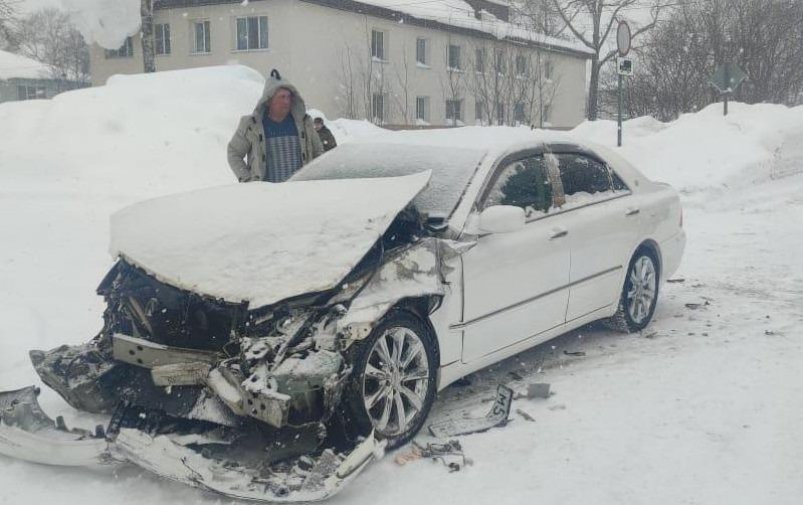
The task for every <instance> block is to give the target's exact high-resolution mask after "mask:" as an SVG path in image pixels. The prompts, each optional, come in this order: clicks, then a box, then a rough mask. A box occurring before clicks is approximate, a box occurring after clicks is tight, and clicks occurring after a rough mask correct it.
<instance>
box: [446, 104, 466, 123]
mask: <svg viewBox="0 0 803 505" xmlns="http://www.w3.org/2000/svg"><path fill="white" fill-rule="evenodd" d="M446 119H447V121H462V120H463V100H446Z"/></svg>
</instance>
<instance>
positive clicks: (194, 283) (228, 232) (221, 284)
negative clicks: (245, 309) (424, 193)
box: [110, 171, 430, 309]
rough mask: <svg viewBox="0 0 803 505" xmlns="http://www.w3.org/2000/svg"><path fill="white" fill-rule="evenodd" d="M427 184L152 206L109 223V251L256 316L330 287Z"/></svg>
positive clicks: (322, 186)
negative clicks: (255, 312) (253, 311)
mask: <svg viewBox="0 0 803 505" xmlns="http://www.w3.org/2000/svg"><path fill="white" fill-rule="evenodd" d="M429 178H430V172H429V171H427V172H421V173H418V174H413V175H409V176H404V177H383V178H375V179H350V180H328V181H297V182H285V183H281V184H272V183H262V182H253V183H248V184H238V185H231V186H222V187H215V188H210V189H204V190H200V191H194V192H190V193H184V194H178V195H173V196H167V197H161V198H156V199H153V200H148V201H145V202H141V203H138V204H135V205H132V206H130V207H127V208H124V209H123V210H121V211H119V212H117V213H115V214H114V215H113V216H112V219H111V244H110V252H111V254H112V255H113V256H114V257H118V256H119V257H122V258H124V259H125V260H126V261H128V262H129V263H131V264H133V265H136V266H138V267H140V268H142V269H144V270H145V271H147V272H148V273H149V274H151V275H153V276H154V277H156V278H157V279H159V280H160V281H162V282H165V283H167V284H170V285H172V286H175V287H178V288H182V289H186V290H190V291H193V292H196V293H198V294H201V295H206V296H211V297H214V298H218V299H223V300H225V301H228V302H234V303H240V302H248V303H249V308H250V309H256V308H259V307H263V306H266V305H271V304H273V303H276V302H278V301H281V300H284V299H286V298H289V297H292V296H296V295H301V294H305V293H311V292H318V291H325V290H328V289H331V288H334V287H336V286H337V284H338V283H339V282H340V281H341V280H342V279H343V278H345V277H346V275H348V273H349V272H350V271H351V270H352V269H353V268H354V267H355V266H356V265H357V263H358V262H359V261H360V260H361V259H362V257H363V256H364V255H365V254H366V252H367V251H368V250H369V249H370V248H371V247H372V246H373V244H374V243H375V242H376V241H377V240H378V239H379V238H380V237H381V236H382V234H383V233H384V232H385V231H386V230H387V228H388V226H390V224H391V222H392V221H393V219H394V218H395V217H396V215H397V214H398V213H399V212H400V211H401V210H403V209H404V208H405V207H406V206H407V205H408V204H409V203H410V201H411V200H412V199H413V198H414V197H415V196H416V195H417V194H418V193H419V192H420V191H421V190H422V189H423V188H424V187H426V185H427V183H428V181H429Z"/></svg>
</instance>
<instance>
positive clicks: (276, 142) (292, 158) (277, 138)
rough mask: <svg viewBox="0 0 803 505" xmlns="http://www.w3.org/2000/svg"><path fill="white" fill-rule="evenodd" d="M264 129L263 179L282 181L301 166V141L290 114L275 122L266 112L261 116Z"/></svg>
mask: <svg viewBox="0 0 803 505" xmlns="http://www.w3.org/2000/svg"><path fill="white" fill-rule="evenodd" d="M262 126H263V127H264V129H265V163H266V164H267V166H266V167H265V168H266V170H265V174H266V177H265V180H266V181H269V182H284V181H286V180H287V179H289V178H290V176H291V175H293V174H294V173H296V171H297V170H298V169H299V168H301V165H302V160H301V142H300V141H299V138H298V129H297V128H296V122H295V120H294V119H293V115H292V114H288V115H287V117H286V118H284V121H281V122H278V123H277V122H276V121H273V120H272V119H271V118H269V117H268V115H267V114H265V116H264V117H263V118H262Z"/></svg>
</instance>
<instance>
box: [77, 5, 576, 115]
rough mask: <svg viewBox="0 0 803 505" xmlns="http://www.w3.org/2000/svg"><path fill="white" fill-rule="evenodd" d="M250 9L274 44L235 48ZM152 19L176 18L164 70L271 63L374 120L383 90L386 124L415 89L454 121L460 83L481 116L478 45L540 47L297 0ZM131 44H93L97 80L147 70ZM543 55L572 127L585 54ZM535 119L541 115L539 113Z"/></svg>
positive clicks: (558, 111) (331, 111)
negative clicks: (377, 46)
mask: <svg viewBox="0 0 803 505" xmlns="http://www.w3.org/2000/svg"><path fill="white" fill-rule="evenodd" d="M246 15H248V16H251V15H254V16H259V15H265V16H267V17H268V49H262V50H252V51H237V50H236V49H235V48H236V40H235V38H236V18H237V17H238V16H246ZM202 19H208V20H209V21H210V25H211V46H212V51H211V53H209V54H193V53H192V51H191V49H192V47H193V46H192V40H193V38H192V37H193V36H194V34H193V22H194V21H196V20H202ZM154 22H155V23H169V24H170V32H171V54H170V55H164V56H157V57H156V67H157V70H172V69H180V68H191V67H200V66H208V65H223V64H230V63H237V64H243V65H247V66H250V67H252V68H254V69H256V70H258V71H260V72H261V73H262V74H263V75H266V76H267V75H268V74H269V72H270V70H271V69H273V68H277V69H279V71H280V72H281V74H282V76H283V77H284V78H286V79H288V80H290V81H291V82H293V83H294V84H295V85H296V86H297V87H298V88H299V90H300V92H301V93H302V94H303V95H304V98H305V100H306V102H307V106H308V107H310V108H316V109H319V110H321V111H323V112H324V114H326V115H327V116H328V117H344V116H349V115H351V116H353V117H357V118H369V119H370V118H371V116H372V114H371V112H372V111H371V94H373V93H375V92H381V93H382V94H383V96H384V97H385V118H384V122H385V123H389V124H412V123H414V122H415V107H416V97H418V96H420V97H429V121H428V122H429V123H430V124H434V125H445V124H451V122H449V121H447V119H446V99H447V97H450V96H451V94H452V93H451V91H450V89H452V88H457V90H458V93H457V97H456V98H461V99H462V100H463V106H462V123H463V124H475V123H477V122H478V119H477V118H476V117H475V110H474V109H475V97H474V89H473V88H474V87H473V86H470V85H468V82H469V81H470V79H472V77H473V76H474V73H473V72H474V70H473V68H472V61H473V58H474V49H475V47H478V46H483V45H485V46H488V47H489V48H490V47H491V46H494V47H504V48H506V51H512V52H515V51H522V52H523V53H524V54H527V55H528V57H529V58H531V59H533V60H535V59H536V53H537V51H536V49H534V48H532V47H531V46H521V45H518V46H517V45H514V44H511V43H508V42H499V41H496V40H488V39H484V38H479V37H472V36H467V35H462V34H454V33H449V32H444V31H441V30H435V29H429V28H423V27H417V26H412V25H409V24H401V23H398V22H394V21H389V20H385V19H380V18H376V17H370V16H365V15H361V14H356V13H353V12H347V11H340V10H336V9H331V8H327V7H322V6H319V5H316V4H311V3H306V2H299V1H294V0H275V1H271V2H253V3H251V4H248V5H246V6H243V5H241V4H228V5H210V6H204V7H191V8H176V9H169V10H159V11H156V15H155V19H154ZM372 30H380V31H382V32H384V33H385V34H386V35H385V36H386V39H385V51H386V57H385V60H384V61H381V62H380V61H375V60H372V59H371V58H370V47H371V46H370V44H371V31H372ZM419 37H420V38H425V39H427V40H428V41H429V42H428V44H429V64H428V65H427V66H426V67H424V66H421V65H417V64H416V58H415V56H416V39H417V38H419ZM449 44H456V45H459V46H460V47H461V60H462V62H463V67H464V70H463V71H462V72H448V71H447V68H446V66H447V65H446V64H447V61H446V58H447V49H446V48H447V45H449ZM133 47H134V51H133V57H130V58H106V57H105V51H104V50H103V49H101V48H100V47H98V46H93V47H92V51H91V68H92V82H93V84H94V85H100V84H103V83H105V81H106V79H107V78H108V77H109V76H111V75H113V74H117V73H138V72H141V71H142V46H141V41H140V40H139V36H138V35H137V36H135V37H134V40H133ZM490 52H491V50H490V49H489V54H490ZM511 54H512V53H511ZM546 60H550V61H551V65H552V67H553V69H554V70H553V78H552V81H551V84H549V83H547V84H546V85H545V86H546V87H549V86H555V87H556V93H555V96H554V98H553V99H552V100H551V106H550V114H549V118H547V121H548V123H549V124H551V125H552V126H556V127H570V126H575V125H576V124H578V123H580V122H581V121H582V120H583V117H584V108H585V69H586V60H584V59H582V58H578V57H576V56H574V55H570V54H566V53H556V52H552V51H543V50H542V51H541V61H546ZM489 66H490V64H489ZM369 76H372V77H369ZM405 82H406V84H405ZM369 83H370V84H369ZM450 83H451V84H452V86H450ZM455 84H456V86H454V85H455ZM349 89H351V90H352V92H353V93H352V95H353V96H354V98H356V103H354V104H353V105H352V106H349V103H350V100H349V99H348V95H349V92H348V90H349ZM405 109H406V114H405ZM529 122H532V123H536V124H538V117H537V116H534V117H532V118H531V119H530V121H529Z"/></svg>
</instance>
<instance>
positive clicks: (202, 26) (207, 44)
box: [193, 21, 212, 53]
mask: <svg viewBox="0 0 803 505" xmlns="http://www.w3.org/2000/svg"><path fill="white" fill-rule="evenodd" d="M194 26H195V45H194V46H193V49H194V51H193V52H194V53H211V52H212V38H211V35H210V29H209V21H196V22H195V23H194Z"/></svg>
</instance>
